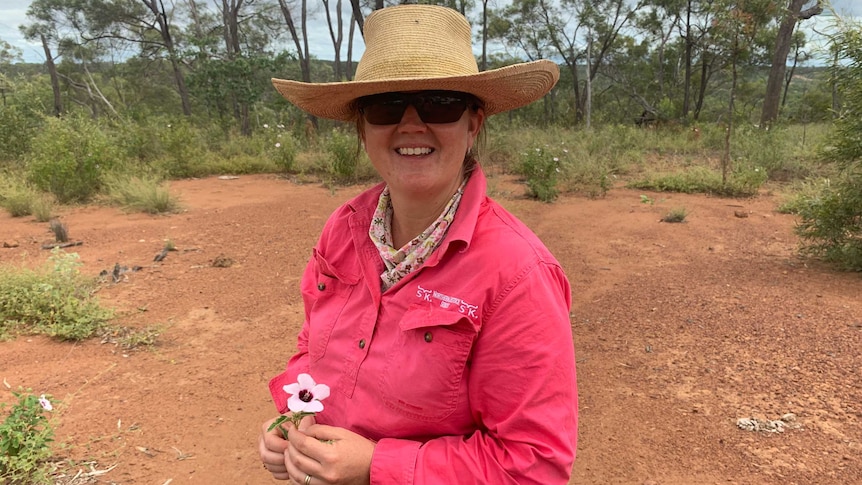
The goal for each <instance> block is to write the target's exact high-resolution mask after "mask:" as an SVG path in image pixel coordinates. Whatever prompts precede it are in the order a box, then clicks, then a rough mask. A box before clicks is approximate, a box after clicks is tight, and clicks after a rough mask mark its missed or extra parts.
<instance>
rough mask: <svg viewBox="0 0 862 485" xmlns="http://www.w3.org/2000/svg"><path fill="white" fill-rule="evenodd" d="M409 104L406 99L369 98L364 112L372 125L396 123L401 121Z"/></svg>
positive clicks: (363, 109) (366, 119)
mask: <svg viewBox="0 0 862 485" xmlns="http://www.w3.org/2000/svg"><path fill="white" fill-rule="evenodd" d="M408 104H410V103H408V102H407V100H404V99H382V98H378V99H369V100H368V104H365V105H364V107H363V108H362V113H363V114H364V115H365V121H367V122H369V123H371V124H372V125H394V124H397V123H398V122H400V121H401V117H402V116H404V111H406V110H407V105H408Z"/></svg>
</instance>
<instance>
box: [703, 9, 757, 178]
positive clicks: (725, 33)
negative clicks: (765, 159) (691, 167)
mask: <svg viewBox="0 0 862 485" xmlns="http://www.w3.org/2000/svg"><path fill="white" fill-rule="evenodd" d="M713 7H715V8H716V10H715V12H716V16H715V23H714V27H715V28H714V29H713V37H714V39H715V40H714V42H715V44H716V45H717V46H718V47H719V48H721V49H722V50H723V51H724V52H725V53H726V55H727V57H728V59H729V60H730V69H731V86H730V95H729V97H728V103H727V106H728V107H727V128H726V129H725V136H724V154H723V155H722V157H721V181H722V183H723V184H726V183H727V175H728V172H729V171H730V169H731V156H730V145H731V137H732V134H733V121H734V116H735V110H734V103H735V101H736V99H735V98H736V88H737V83H738V77H739V67H740V64H741V63H743V62H745V61H746V60H747V59H749V58H750V57H751V55H752V46H753V44H754V39H755V37H757V35H758V34H759V33H760V30H761V29H762V28H763V27H764V26H765V25H766V24H767V22H768V21H769V16H770V7H771V2H770V0H718V1H717V2H716V3H715V4H714V5H713Z"/></svg>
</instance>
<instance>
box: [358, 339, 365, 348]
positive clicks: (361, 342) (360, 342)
mask: <svg viewBox="0 0 862 485" xmlns="http://www.w3.org/2000/svg"><path fill="white" fill-rule="evenodd" d="M359 348H360V349H364V348H365V339H362V340H360V341H359Z"/></svg>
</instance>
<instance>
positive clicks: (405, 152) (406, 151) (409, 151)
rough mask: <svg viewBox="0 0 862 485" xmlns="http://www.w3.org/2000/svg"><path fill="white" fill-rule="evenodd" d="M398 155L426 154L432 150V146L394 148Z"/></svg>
mask: <svg viewBox="0 0 862 485" xmlns="http://www.w3.org/2000/svg"><path fill="white" fill-rule="evenodd" d="M396 151H397V152H398V154H399V155H428V154H429V153H431V152H433V151H434V149H433V148H428V147H422V148H398V149H396Z"/></svg>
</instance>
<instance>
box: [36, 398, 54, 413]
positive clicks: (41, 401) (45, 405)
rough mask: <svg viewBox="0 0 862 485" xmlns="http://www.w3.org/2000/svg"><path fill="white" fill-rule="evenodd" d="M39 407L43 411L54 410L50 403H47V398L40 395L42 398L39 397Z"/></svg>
mask: <svg viewBox="0 0 862 485" xmlns="http://www.w3.org/2000/svg"><path fill="white" fill-rule="evenodd" d="M39 405H40V406H42V409H44V410H45V411H53V410H54V406H53V405H51V401H49V400H48V398H47V397H45V395H44V394H42V396H41V397H39Z"/></svg>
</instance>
